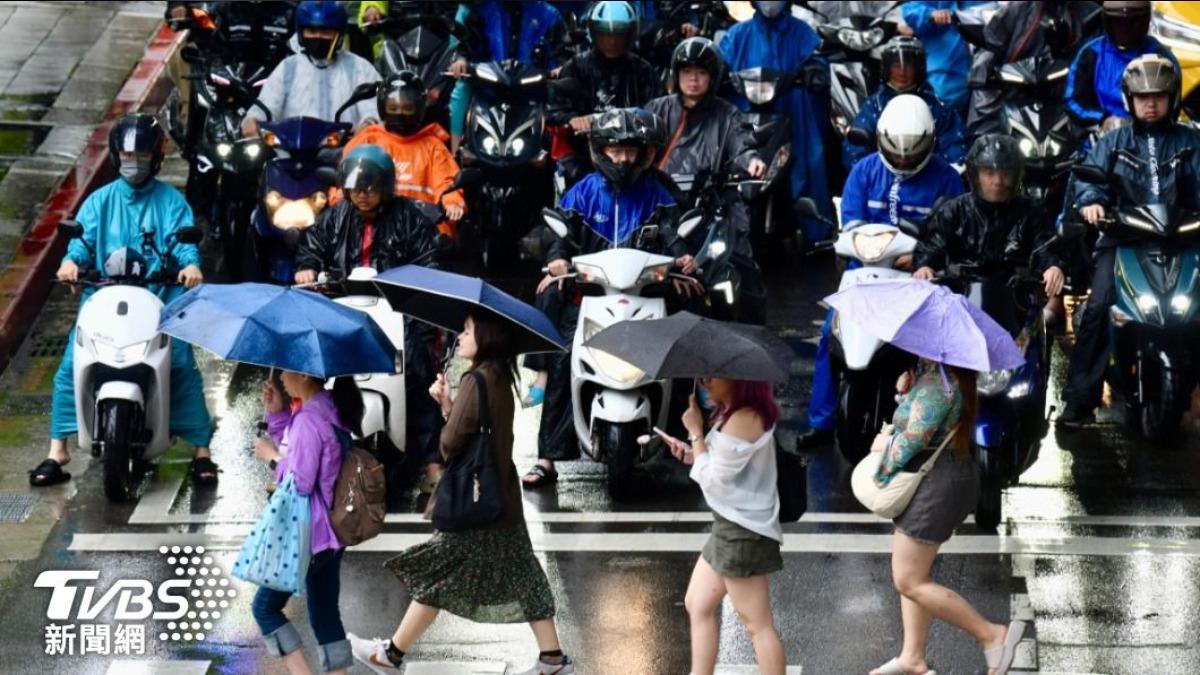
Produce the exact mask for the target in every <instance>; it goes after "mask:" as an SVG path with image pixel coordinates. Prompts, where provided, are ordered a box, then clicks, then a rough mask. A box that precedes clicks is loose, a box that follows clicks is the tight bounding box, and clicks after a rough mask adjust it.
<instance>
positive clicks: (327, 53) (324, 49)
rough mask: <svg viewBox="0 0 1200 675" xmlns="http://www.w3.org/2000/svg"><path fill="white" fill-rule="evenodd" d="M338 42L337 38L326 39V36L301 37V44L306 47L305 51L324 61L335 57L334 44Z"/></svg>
mask: <svg viewBox="0 0 1200 675" xmlns="http://www.w3.org/2000/svg"><path fill="white" fill-rule="evenodd" d="M336 42H337V40H326V39H325V38H311V37H310V38H306V37H302V38H300V46H301V47H303V48H304V53H305V54H308V55H309V56H311V57H312V58H314V59H320V60H322V61H328V60H330V59H332V58H333V45H334V44H335V43H336Z"/></svg>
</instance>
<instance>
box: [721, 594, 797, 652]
mask: <svg viewBox="0 0 1200 675" xmlns="http://www.w3.org/2000/svg"><path fill="white" fill-rule="evenodd" d="M723 578H724V579H725V590H726V591H728V593H729V600H730V601H731V602H733V608H734V609H735V610H737V613H738V617H739V618H740V619H741V620H742V623H743V624H744V625H745V626H746V630H747V631H749V632H750V639H751V640H752V641H753V642H754V656H755V658H756V659H757V660H758V672H760V673H763V675H783V674H784V669H785V667H786V665H787V663H786V661H785V660H784V658H783V643H782V642H781V641H780V640H779V633H778V632H776V630H775V617H774V616H773V615H772V614H771V593H770V585H769V584H768V583H767V577H766V575H759V576H756V577H745V578H738V577H723Z"/></svg>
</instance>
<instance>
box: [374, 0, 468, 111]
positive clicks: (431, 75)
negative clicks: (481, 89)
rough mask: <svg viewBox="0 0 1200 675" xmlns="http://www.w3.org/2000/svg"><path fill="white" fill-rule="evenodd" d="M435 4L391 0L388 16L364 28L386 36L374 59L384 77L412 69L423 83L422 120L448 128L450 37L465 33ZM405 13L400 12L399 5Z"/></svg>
mask: <svg viewBox="0 0 1200 675" xmlns="http://www.w3.org/2000/svg"><path fill="white" fill-rule="evenodd" d="M436 4H437V3H431V2H416V3H413V2H410V3H392V5H393V6H392V7H390V8H389V13H388V16H387V18H385V19H383V20H382V21H379V22H377V23H375V24H371V25H369V26H367V27H366V33H367V35H368V36H374V35H377V34H381V33H382V34H383V35H386V36H387V39H386V40H385V41H384V43H383V48H382V50H381V51H380V52H379V57H378V58H377V59H375V67H376V68H377V69H378V70H379V73H380V75H381V76H382V77H383V79H385V80H386V79H387V78H389V77H391V76H392V75H395V74H397V73H400V72H403V71H406V70H407V71H412V72H414V73H416V74H417V75H419V76H420V77H421V81H422V82H424V83H425V89H426V104H425V119H426V120H428V121H431V122H437V123H439V124H441V125H442V127H443V128H447V129H448V128H449V127H450V92H451V91H453V90H454V84H455V81H454V78H453V77H451V76H450V74H449V72H448V71H449V70H450V64H451V63H453V62H454V59H455V55H456V52H455V48H454V44H453V39H454V38H458V40H459V41H462V40H464V39H465V36H466V32H465V31H464V30H462V27H461V26H459V25H458V24H456V23H455V22H454V17H453V16H447V15H446V13H445V12H439V11H437V8H436V6H435V5H436ZM402 7H403V8H405V9H407V10H408V12H407V13H404V14H401V13H399V11H400V9H401V8H402Z"/></svg>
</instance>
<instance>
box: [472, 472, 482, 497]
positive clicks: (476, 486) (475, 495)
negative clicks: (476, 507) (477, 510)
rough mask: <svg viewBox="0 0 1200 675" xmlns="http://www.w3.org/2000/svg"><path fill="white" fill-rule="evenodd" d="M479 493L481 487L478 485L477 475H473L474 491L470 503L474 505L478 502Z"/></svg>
mask: <svg viewBox="0 0 1200 675" xmlns="http://www.w3.org/2000/svg"><path fill="white" fill-rule="evenodd" d="M480 491H481V486H480V484H479V474H475V489H474V491H473V493H474V494H473V495H472V501H474V502H476V503H478V502H479V493H480Z"/></svg>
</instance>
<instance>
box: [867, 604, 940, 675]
mask: <svg viewBox="0 0 1200 675" xmlns="http://www.w3.org/2000/svg"><path fill="white" fill-rule="evenodd" d="M900 616H901V618H902V619H903V621H904V648H903V650H902V651H901V652H900V666H901V667H902V668H904V670H905V672H908V673H914V674H916V673H925V672H928V671H929V664H928V663H926V662H925V643H926V642H927V641H928V638H929V624H931V623H932V622H933V617H932V616H931V615H930V614H929V612H926V611H925V610H924V609H922V608H921V606H920V605H918V604H917V603H915V602H913V601H912V600H909V599H908V598H906V597H904V596H903V595H902V596H900ZM878 672H879V671H878V669H876V670H874V671H872V675H877V674H878Z"/></svg>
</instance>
